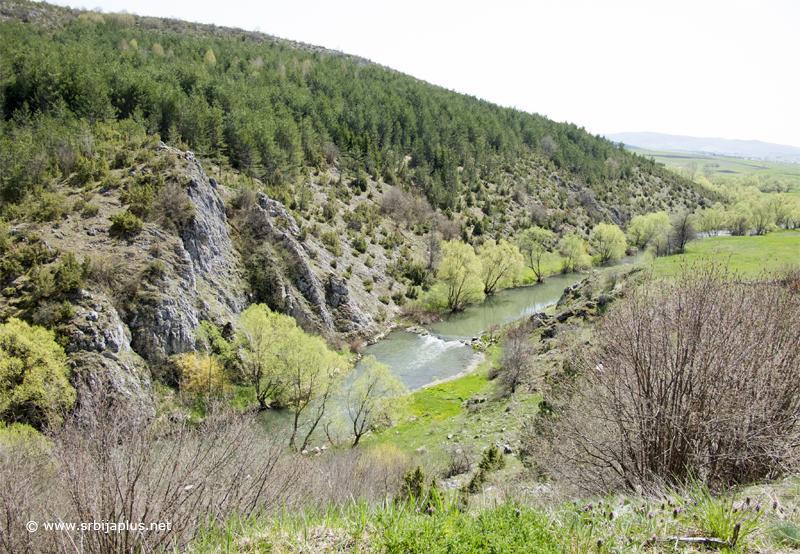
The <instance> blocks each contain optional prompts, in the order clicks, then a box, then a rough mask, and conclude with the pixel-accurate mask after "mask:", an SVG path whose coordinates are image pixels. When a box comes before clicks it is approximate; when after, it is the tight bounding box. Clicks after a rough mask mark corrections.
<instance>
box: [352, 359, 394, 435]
mask: <svg viewBox="0 0 800 554" xmlns="http://www.w3.org/2000/svg"><path fill="white" fill-rule="evenodd" d="M361 371H362V374H361V376H360V377H359V378H358V379H356V380H355V381H354V382H353V384H352V385H350V386H349V387H348V388H347V392H346V393H345V396H344V407H345V410H346V411H347V415H348V416H349V417H350V421H351V422H352V423H353V436H354V437H355V440H354V441H353V447H356V446H358V441H359V440H361V437H362V436H363V435H364V434H365V433H366V432H367V431H371V430H373V429H375V428H377V427H378V426H379V425H381V424H383V423H388V422H390V421H391V418H392V415H393V414H394V413H395V412H396V410H397V408H398V404H399V402H398V400H399V398H400V397H401V396H402V395H404V394H405V393H406V392H407V389H406V387H405V385H403V383H402V381H400V379H398V378H397V377H395V376H394V375H392V373H391V369H390V368H389V366H388V365H386V364H382V363H379V362H378V361H377V360H376V359H375V356H367V357H366V358H364V359H363V360H362V361H361Z"/></svg>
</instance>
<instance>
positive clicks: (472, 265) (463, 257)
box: [433, 240, 484, 312]
mask: <svg viewBox="0 0 800 554" xmlns="http://www.w3.org/2000/svg"><path fill="white" fill-rule="evenodd" d="M437 278H438V282H437V283H436V286H435V287H434V291H433V292H434V296H435V297H443V300H444V305H445V306H446V307H447V309H449V310H450V311H453V312H457V311H460V310H463V309H464V307H465V306H466V305H467V304H469V303H470V302H477V301H478V300H482V299H483V297H484V292H483V281H481V261H480V260H479V259H478V256H477V255H476V254H475V250H473V248H472V246H470V245H469V244H464V243H463V242H461V241H459V240H451V241H449V242H444V243H442V262H441V263H440V264H439V272H438V274H437Z"/></svg>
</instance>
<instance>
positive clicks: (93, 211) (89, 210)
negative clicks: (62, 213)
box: [81, 204, 100, 219]
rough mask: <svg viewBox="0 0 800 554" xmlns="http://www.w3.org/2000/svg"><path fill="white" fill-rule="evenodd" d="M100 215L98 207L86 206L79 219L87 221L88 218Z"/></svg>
mask: <svg viewBox="0 0 800 554" xmlns="http://www.w3.org/2000/svg"><path fill="white" fill-rule="evenodd" d="M98 213H100V206H98V205H97V204H86V205H85V206H84V207H83V211H82V212H81V217H82V218H84V219H88V218H90V217H94V216H96V215H97V214H98Z"/></svg>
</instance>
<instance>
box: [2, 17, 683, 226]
mask: <svg viewBox="0 0 800 554" xmlns="http://www.w3.org/2000/svg"><path fill="white" fill-rule="evenodd" d="M2 16H3V19H4V22H3V23H2V42H0V47H1V48H2V50H0V60H1V63H2V67H1V68H0V69H1V70H2V74H3V82H2V89H1V91H0V94H2V98H0V103H1V104H2V109H3V125H4V126H3V133H2V197H3V199H4V201H18V200H19V199H20V198H21V197H23V196H24V195H26V194H27V192H28V191H30V190H32V189H34V188H35V187H36V186H37V185H38V184H40V183H41V182H42V181H43V179H44V178H45V177H46V175H47V174H48V172H49V173H52V172H53V171H54V170H55V169H56V168H57V166H58V165H59V159H58V154H57V150H58V147H59V146H62V145H69V144H78V143H79V142H80V140H81V137H82V136H84V135H85V132H86V130H87V129H90V128H91V126H92V125H94V124H96V123H97V122H100V121H109V120H112V121H113V120H125V119H132V120H135V121H136V122H138V123H140V124H142V125H143V126H144V127H145V128H146V130H147V132H148V133H151V134H155V133H157V134H159V135H160V137H161V138H162V139H163V140H165V141H167V142H169V143H172V144H178V143H179V142H181V141H182V142H185V143H186V144H187V145H188V146H189V147H190V148H192V149H193V151H194V152H195V153H196V155H198V157H201V158H202V157H207V158H210V159H213V160H216V161H222V162H224V163H226V162H227V163H230V164H231V165H232V166H233V167H234V168H236V169H238V170H241V171H242V172H244V173H246V174H249V175H252V176H254V177H257V178H259V179H260V180H262V181H263V182H264V183H266V184H268V185H270V186H272V187H282V186H283V185H284V184H291V183H293V182H294V181H295V180H296V179H297V177H298V175H300V173H301V170H302V169H303V168H304V167H310V168H320V167H322V166H325V165H326V164H329V163H333V162H334V161H335V160H337V159H340V160H341V162H342V164H341V165H342V169H347V170H349V171H351V172H354V175H356V176H358V175H359V174H360V173H361V172H364V174H365V175H364V176H366V174H369V175H371V176H372V178H373V179H379V178H382V179H383V180H384V181H386V182H388V183H391V184H399V185H405V186H406V187H409V186H410V187H414V188H415V189H416V190H417V191H419V192H420V193H422V194H424V195H425V196H426V197H427V199H428V200H429V201H430V203H431V204H432V205H433V206H434V207H438V208H440V209H442V210H447V209H448V208H449V209H450V210H451V212H456V211H459V210H460V209H461V207H462V202H461V200H462V199H464V200H467V198H466V195H467V194H470V192H469V190H470V189H474V188H476V183H478V182H479V181H481V180H490V181H492V182H498V181H502V180H503V175H504V174H508V173H513V168H514V167H515V165H516V164H517V163H518V162H519V161H520V160H521V159H529V158H530V157H531V156H537V157H540V158H541V159H542V160H544V161H550V162H551V163H552V166H553V169H554V170H556V169H560V170H563V171H567V172H569V173H571V174H573V175H574V179H575V181H576V183H578V185H579V186H583V185H584V184H585V185H587V186H588V187H590V188H591V189H592V190H593V191H594V192H595V194H597V195H598V196H599V200H600V202H601V203H603V202H604V201H605V199H606V196H609V198H608V200H609V201H611V196H614V197H615V198H614V202H613V203H614V204H617V203H618V202H617V200H618V199H617V198H616V193H617V191H615V190H614V189H615V188H616V186H617V185H618V184H619V183H620V182H622V181H639V180H641V177H639V176H638V175H639V174H641V175H642V176H649V177H653V176H657V177H659V178H660V182H661V181H663V182H664V184H665V185H667V184H668V185H672V186H673V188H675V189H676V190H679V191H680V196H681V199H682V200H683V199H684V198H683V197H684V196H686V193H687V192H688V191H684V190H683V189H684V188H686V187H691V186H692V185H691V184H690V183H689V182H688V181H682V180H680V178H678V177H676V176H674V175H672V174H671V173H669V172H667V171H665V170H664V169H662V168H660V167H658V166H657V165H655V164H653V163H652V162H651V161H649V160H647V159H645V158H643V157H640V156H637V155H635V154H632V153H630V152H626V151H625V150H623V149H621V148H615V147H614V146H613V145H612V144H611V143H610V142H609V141H607V140H605V139H603V138H600V137H595V136H592V135H591V134H589V133H587V132H586V131H585V130H584V129H582V128H579V127H577V126H576V125H573V124H564V123H556V122H553V121H550V120H548V119H546V118H544V117H542V116H539V115H536V114H528V113H524V112H521V111H518V110H515V109H509V108H501V107H498V106H496V105H493V104H491V103H489V102H485V101H481V100H477V99H475V98H473V97H470V96H466V95H461V94H457V93H455V92H451V91H447V90H445V89H442V88H440V87H436V86H432V85H430V84H428V83H425V82H422V81H419V80H417V79H414V78H411V77H409V76H406V75H403V74H399V73H396V72H393V71H390V70H387V69H385V68H382V67H379V66H376V65H374V64H369V63H365V61H364V60H359V59H348V58H347V57H343V56H337V55H333V54H331V53H330V52H328V51H325V50H322V49H315V48H312V47H307V46H304V45H300V44H297V43H290V42H287V41H281V40H271V39H268V37H265V36H263V35H254V34H253V33H246V32H244V31H238V30H232V29H223V28H216V27H213V26H197V25H194V24H187V23H185V22H178V21H174V20H160V19H156V18H149V17H139V16H133V15H130V14H99V13H95V12H85V11H81V10H68V9H65V8H58V7H54V6H48V5H47V4H32V3H26V2H13V3H4V5H3V8H2ZM409 157H410V158H409ZM406 162H408V163H406ZM62 165H63V164H62ZM62 169H63V168H62ZM635 174H636V175H635ZM517 181H519V179H517ZM513 184H514V183H509V187H507V189H506V192H508V190H510V189H511V187H512V186H513ZM621 193H622V194H624V195H625V196H627V194H628V191H627V189H626V190H625V191H621ZM634 196H635V195H634ZM692 196H693V195H691V194H689V196H688V197H686V200H687V201H688V202H693V201H696V200H697V199H698V197H696V196H695V197H694V200H692ZM628 200H630V199H628V198H624V199H622V201H621V202H619V204H620V207H621V208H622V210H621V211H622V212H623V214H624V215H627V216H629V215H630V213H631V212H633V211H637V208H635V207H631V208H627V209H626V203H628V202H627V201H628ZM625 212H629V213H625Z"/></svg>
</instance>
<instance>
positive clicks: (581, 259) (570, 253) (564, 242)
mask: <svg viewBox="0 0 800 554" xmlns="http://www.w3.org/2000/svg"><path fill="white" fill-rule="evenodd" d="M558 247H559V250H560V251H561V255H562V256H563V257H564V259H563V260H562V262H561V272H562V273H570V272H573V271H579V270H581V269H586V268H589V267H591V266H592V259H591V258H590V257H589V254H588V253H587V252H586V243H585V242H584V240H583V237H581V236H580V235H579V234H578V233H572V234H571V235H567V236H566V237H564V238H563V239H561V241H560V242H559V243H558Z"/></svg>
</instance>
